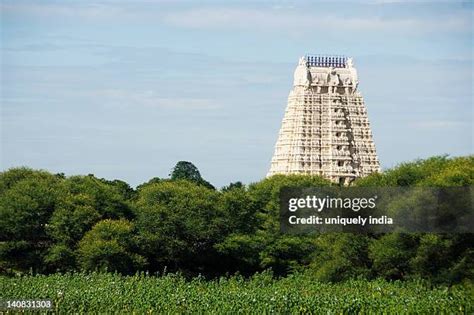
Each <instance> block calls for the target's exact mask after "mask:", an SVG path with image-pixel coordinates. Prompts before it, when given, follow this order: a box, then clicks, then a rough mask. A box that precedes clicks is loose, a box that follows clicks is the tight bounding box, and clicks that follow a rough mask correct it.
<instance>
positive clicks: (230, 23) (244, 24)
mask: <svg viewBox="0 0 474 315" xmlns="http://www.w3.org/2000/svg"><path fill="white" fill-rule="evenodd" d="M164 21H165V22H166V23H168V24H171V25H173V26H179V27H185V28H196V29H209V28H219V29H229V28H230V29H234V28H240V29H254V30H288V31H292V32H294V31H301V32H303V33H306V32H308V31H311V32H315V31H318V30H322V31H331V30H334V29H339V30H351V31H387V30H389V31H402V32H407V31H409V32H428V31H460V30H461V31H462V30H469V29H470V19H469V17H468V16H446V17H443V18H442V19H440V18H439V17H437V18H436V19H435V18H432V19H427V18H415V17H412V18H397V19H393V18H392V19H383V18H380V17H376V16H375V17H374V16H371V17H345V16H337V15H315V14H309V13H305V12H296V11H294V10H287V11H284V10H265V9H261V10H257V9H234V8H197V9H190V10H186V11H175V12H170V13H167V14H166V15H165V16H164ZM440 21H442V22H440Z"/></svg>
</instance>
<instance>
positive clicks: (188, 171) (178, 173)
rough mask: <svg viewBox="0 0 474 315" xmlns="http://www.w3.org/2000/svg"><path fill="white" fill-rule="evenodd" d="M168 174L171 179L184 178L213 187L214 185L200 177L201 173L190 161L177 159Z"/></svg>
mask: <svg viewBox="0 0 474 315" xmlns="http://www.w3.org/2000/svg"><path fill="white" fill-rule="evenodd" d="M170 176H171V180H180V179H185V180H188V181H190V182H194V183H196V184H198V185H202V186H204V187H207V188H210V189H215V188H214V186H212V185H211V184H210V183H209V182H207V181H206V180H204V179H203V178H202V177H201V173H200V172H199V170H198V168H197V167H196V166H194V164H193V163H191V162H187V161H179V162H178V163H177V164H176V166H175V167H174V168H173V170H172V172H171V174H170Z"/></svg>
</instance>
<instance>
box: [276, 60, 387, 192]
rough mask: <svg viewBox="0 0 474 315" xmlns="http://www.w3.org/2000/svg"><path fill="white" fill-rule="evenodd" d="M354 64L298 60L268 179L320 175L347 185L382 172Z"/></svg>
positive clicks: (339, 61) (347, 61)
mask: <svg viewBox="0 0 474 315" xmlns="http://www.w3.org/2000/svg"><path fill="white" fill-rule="evenodd" d="M358 85H359V81H358V77H357V70H356V68H355V67H354V62H353V60H352V58H347V57H343V56H313V55H311V56H305V57H301V58H300V60H299V62H298V66H297V67H296V70H295V74H294V82H293V89H292V90H291V92H290V95H289V96H288V105H287V107H286V111H285V116H284V118H283V122H282V125H281V129H280V133H279V135H278V140H277V143H276V146H275V153H274V155H273V158H272V163H271V167H270V171H269V172H268V175H267V176H272V175H275V174H311V175H321V176H323V177H326V178H328V179H330V180H331V181H333V182H336V183H340V184H343V185H348V184H350V183H351V182H352V181H353V180H354V179H356V178H358V177H363V176H367V175H368V174H370V173H373V172H380V164H379V160H378V158H377V153H376V151H375V145H374V141H373V139H372V132H371V130H370V125H369V119H368V117H367V110H366V108H365V105H364V99H363V97H362V95H361V94H360V92H359V91H358Z"/></svg>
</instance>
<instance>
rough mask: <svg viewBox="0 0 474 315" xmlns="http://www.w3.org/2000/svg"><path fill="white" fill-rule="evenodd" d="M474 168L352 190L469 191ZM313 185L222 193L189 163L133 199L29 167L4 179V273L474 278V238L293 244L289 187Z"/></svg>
mask: <svg viewBox="0 0 474 315" xmlns="http://www.w3.org/2000/svg"><path fill="white" fill-rule="evenodd" d="M473 182H474V157H473V156H469V157H457V158H447V157H433V158H430V159H427V160H419V161H415V162H411V163H404V164H401V165H399V166H398V167H395V168H393V169H390V170H387V171H385V172H384V173H382V174H373V175H371V176H369V177H366V178H363V179H359V180H357V181H356V182H354V185H355V186H415V185H416V186H429V187H437V186H471V185H473ZM330 185H332V184H331V183H330V182H328V181H327V180H326V179H323V178H321V177H317V176H305V175H291V176H283V175H277V176H273V177H271V178H266V179H264V180H262V181H260V182H257V183H253V184H251V185H249V186H245V185H243V184H242V183H240V182H236V183H232V184H230V185H228V186H226V187H223V188H222V189H220V190H217V189H215V188H214V187H213V186H212V185H211V184H210V183H209V182H207V181H205V180H204V179H203V178H202V177H201V175H200V174H199V171H198V170H197V168H196V167H195V166H194V165H192V164H191V163H189V162H179V163H178V164H177V165H176V167H175V168H174V169H173V171H172V173H171V175H170V178H167V179H160V178H153V179H151V180H150V181H148V182H146V183H144V184H142V185H140V186H138V187H137V188H136V189H132V188H131V187H130V186H129V185H128V184H127V183H125V182H123V181H120V180H113V181H109V180H105V179H101V178H97V177H95V176H93V175H87V176H70V177H65V176H64V174H51V173H49V172H46V171H41V170H32V169H29V168H14V169H10V170H8V171H5V172H2V173H0V271H1V273H2V274H15V273H28V272H32V273H54V272H58V271H59V272H67V271H77V270H86V271H92V270H98V271H117V272H120V273H122V274H132V273H135V272H137V271H149V272H160V273H161V272H163V271H164V270H166V271H168V272H175V271H179V272H182V273H183V274H185V275H196V274H202V275H204V276H209V277H213V276H220V275H225V274H234V273H240V274H243V275H250V274H253V273H255V272H257V271H261V270H264V269H272V270H273V272H274V273H275V274H277V275H285V274H288V273H291V272H293V271H305V272H307V273H308V274H310V275H312V276H314V278H315V279H318V280H323V281H341V280H346V279H349V278H368V279H370V278H376V277H383V278H386V279H411V278H420V277H421V278H426V279H429V280H430V281H433V282H435V283H448V284H449V283H456V282H460V281H470V280H472V279H473V278H474V248H473V244H474V234H472V233H465V234H449V235H448V234H421V233H419V234H400V233H391V234H384V235H359V234H349V233H339V234H338V233H331V234H321V235H317V236H314V235H313V236H292V235H286V234H281V233H280V231H279V217H278V216H279V196H278V194H279V190H280V188H281V187H283V186H293V187H308V186H330Z"/></svg>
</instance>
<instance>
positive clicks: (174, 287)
mask: <svg viewBox="0 0 474 315" xmlns="http://www.w3.org/2000/svg"><path fill="white" fill-rule="evenodd" d="M0 292H1V293H0V295H1V298H2V300H4V301H5V300H9V299H15V300H18V299H50V300H52V302H53V308H52V310H53V311H54V312H59V313H71V312H76V313H77V312H79V313H81V312H82V313H85V312H95V313H104V312H115V313H132V312H135V313H204V312H205V313H225V314H236V313H245V314H247V313H255V314H265V313H267V314H268V313H286V314H289V313H291V314H295V313H312V314H315V313H316V314H319V313H325V314H342V313H344V314H353V313H390V314H401V313H411V314H412V313H418V314H434V313H445V314H453V313H457V314H472V313H473V311H474V301H473V299H474V297H473V292H472V287H470V288H468V287H461V286H455V287H450V288H448V287H431V288H430V287H428V286H427V285H425V284H423V283H422V282H400V281H396V282H387V281H384V280H374V281H364V280H351V281H346V282H343V283H337V284H330V283H321V282H317V281H314V280H312V279H311V278H310V277H308V276H304V275H293V276H288V277H286V278H282V279H274V278H273V277H272V276H271V274H269V273H262V274H257V275H255V276H253V277H252V278H251V279H244V278H242V277H240V276H234V277H230V278H220V279H217V280H211V281H209V280H205V279H203V278H194V279H193V280H190V281H188V280H185V279H184V278H183V277H181V276H179V275H174V274H169V275H165V276H148V275H145V274H137V275H135V276H120V275H118V274H110V273H109V274H95V273H92V274H65V275H60V274H54V275H50V276H23V277H16V278H7V277H0Z"/></svg>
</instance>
